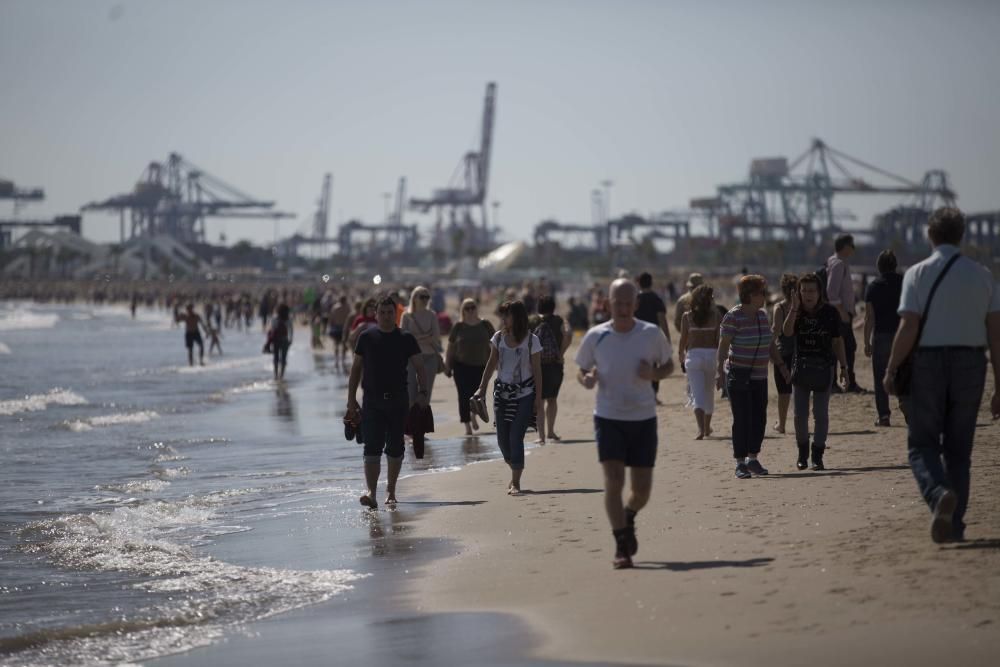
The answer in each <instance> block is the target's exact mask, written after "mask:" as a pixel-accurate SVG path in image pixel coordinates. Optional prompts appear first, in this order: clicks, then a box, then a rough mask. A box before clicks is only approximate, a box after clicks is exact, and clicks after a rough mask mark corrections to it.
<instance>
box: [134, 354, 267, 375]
mask: <svg viewBox="0 0 1000 667" xmlns="http://www.w3.org/2000/svg"><path fill="white" fill-rule="evenodd" d="M251 365H259V366H260V367H261V370H270V366H269V364H268V362H267V360H265V359H263V355H261V356H254V357H243V358H240V359H227V360H225V361H216V362H209V363H207V364H205V365H204V366H189V365H187V364H184V365H177V366H160V367H159V368H139V369H136V370H134V371H129V372H127V373H125V376H126V377H141V376H145V375H166V374H168V373H181V374H185V375H186V374H188V373H213V372H217V371H225V370H232V369H234V368H242V367H245V366H251Z"/></svg>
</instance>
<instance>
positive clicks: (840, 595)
mask: <svg viewBox="0 0 1000 667" xmlns="http://www.w3.org/2000/svg"><path fill="white" fill-rule="evenodd" d="M574 351H575V344H574V347H572V348H571V349H570V351H569V352H568V354H567V360H571V359H572V358H573V354H574ZM857 370H858V377H859V380H860V382H861V384H862V385H863V386H866V387H868V388H871V386H872V378H871V370H870V366H869V365H868V360H867V359H865V358H864V356H863V355H861V354H860V352H859V357H858V369H857ZM575 371H576V366H575V365H574V364H573V363H572V362H571V361H567V367H566V377H567V379H566V382H565V383H564V385H563V389H562V393H561V395H560V401H559V403H560V408H559V410H560V411H559V418H558V422H557V432H558V433H559V434H560V435H561V436H562V438H563V441H562V442H561V443H550V444H547V445H546V446H545V447H540V448H537V449H534V450H532V451H531V452H530V454H529V456H528V459H527V464H526V470H525V474H524V480H523V483H522V488H523V489H524V491H525V493H524V494H523V495H522V496H521V497H516V498H511V497H508V496H506V495H505V490H506V486H507V482H508V480H509V472H508V469H507V467H506V465H505V464H504V463H503V462H502V461H499V462H498V461H494V462H486V463H480V464H476V465H472V466H469V467H466V468H464V469H462V470H460V471H457V472H451V473H443V474H439V475H433V476H424V477H419V478H411V479H408V480H404V481H403V482H402V483H401V485H400V494H401V497H403V498H406V497H415V496H418V497H420V498H423V499H427V500H431V499H433V500H435V501H440V502H442V503H445V504H444V505H442V506H440V507H437V508H435V509H434V510H433V511H429V512H424V513H422V514H420V516H419V517H417V518H416V519H415V520H414V521H413V530H412V533H411V536H413V537H414V538H417V539H428V540H430V539H446V540H449V544H450V545H452V546H451V549H450V553H449V554H448V555H446V556H444V557H443V558H440V559H437V560H435V561H434V562H433V563H431V564H430V565H428V566H426V567H424V568H422V569H420V571H419V572H418V573H417V575H416V576H413V577H411V578H410V580H409V581H410V586H411V591H410V593H409V594H408V595H406V599H405V602H406V604H407V605H410V606H411V608H412V609H413V611H418V612H421V613H437V614H440V613H452V612H478V613H485V612H494V613H501V614H509V615H513V616H515V617H517V618H519V619H521V620H522V621H523V622H524V624H525V627H528V628H530V629H531V631H532V632H533V633H534V634H536V635H537V637H538V640H537V641H534V642H532V643H531V644H530V645H529V646H527V647H526V651H527V652H528V655H529V656H530V657H531V658H533V659H541V660H546V659H548V660H561V661H601V662H608V663H612V664H619V663H649V664H669V665H681V664H684V665H756V664H760V665H770V666H772V667H773V666H775V665H803V664H812V665H841V664H850V663H860V664H910V665H913V664H937V663H938V662H940V661H943V662H944V664H954V665H987V664H990V665H995V664H997V660H998V659H1000V451H998V447H997V445H998V437H997V429H998V428H1000V426H998V425H995V424H993V423H992V421H991V419H990V416H989V414H988V405H989V401H988V396H989V392H990V391H992V382H991V381H990V382H989V383H988V386H987V398H986V400H984V404H983V407H984V409H983V410H982V412H981V415H982V416H981V418H980V428H979V430H978V433H977V443H976V449H975V451H974V454H973V456H974V460H973V471H972V474H973V495H972V500H971V506H970V509H969V512H968V515H967V522H968V524H969V525H968V528H967V538H968V541H967V542H965V543H962V544H954V545H945V546H939V545H936V544H934V543H932V542H931V539H930V531H929V522H930V514H929V512H928V510H927V508H926V506H925V504H924V502H923V500H922V499H921V497H920V495H919V494H918V491H917V487H916V483H915V482H914V480H913V477H912V475H911V473H910V470H909V468H908V466H907V464H906V429H905V427H904V426H903V421H902V418H901V415H900V414H899V413H898V411H894V413H893V418H894V425H893V427H892V428H888V429H884V428H876V427H874V426H872V424H873V421H874V418H875V414H874V399H873V396H872V395H870V394H869V395H861V396H859V395H847V396H845V395H838V396H834V397H832V400H831V429H830V430H831V435H830V438H829V442H828V450H827V453H826V457H825V459H826V465H827V468H828V469H827V471H825V472H813V471H811V470H807V471H803V472H799V471H797V470H796V468H795V458H796V449H795V438H794V435H793V434H792V431H793V428H792V419H791V415H789V422H788V430H789V433H788V434H787V435H780V434H777V433H776V432H774V430H773V429H772V428H771V424H773V422H774V420H775V418H776V414H777V399H776V396H775V395H774V390H773V384H772V385H771V392H772V396H771V400H770V402H769V406H768V413H769V419H768V429H767V439H766V440H765V443H764V447H763V451H762V453H761V460H762V462H763V463H764V465H765V466H766V467H768V468H769V469H770V473H771V474H770V475H769V476H768V477H766V478H754V479H752V480H737V479H734V478H733V462H732V454H731V446H730V442H729V439H728V437H727V436H728V433H729V429H730V426H731V415H730V412H729V405H728V403H727V402H726V401H719V402H718V404H717V406H716V416H715V421H714V425H713V426H714V429H715V434H714V437H713V438H711V439H709V440H705V441H700V442H699V441H696V440H695V439H694V437H695V435H696V434H697V429H696V427H695V422H694V417H693V415H692V413H691V412H690V409H688V408H686V407H685V405H684V403H685V398H686V397H685V380H684V376H683V375H682V374H681V373H680V372H679V371H678V372H677V373H676V374H675V375H674V376H672V377H671V378H669V379H667V380H666V381H665V382H664V383H662V386H661V389H660V396H661V398H662V399H663V400H664V401H665V403H666V405H665V406H664V407H661V408H660V409H659V410H658V414H659V437H660V448H659V454H658V458H657V465H656V471H655V482H654V489H653V496H652V500H651V501H650V504H649V505H648V506H647V507H646V509H644V510H643V511H642V512H641V513H640V514H639V517H638V521H637V526H638V528H637V530H638V537H639V543H640V549H639V553H638V554H637V556H636V568H635V569H634V570H624V571H613V570H612V568H611V558H612V555H613V541H612V538H611V533H610V529H609V526H608V522H607V519H606V516H605V513H604V507H603V492H602V476H601V469H600V467H599V464H598V462H597V455H596V448H595V445H594V442H593V428H592V417H591V414H592V409H593V402H594V394H593V393H592V392H588V391H586V390H585V389H583V388H582V387H581V386H580V385H578V384H577V383H576V382H575V380H574V379H573V376H574V374H575ZM770 382H771V381H770V380H769V383H770ZM893 405H894V406H895V400H893ZM442 408H444V409H445V410H447V411H448V412H449V413H452V412H453V411H455V410H456V408H455V398H454V387H453V384H452V383H451V382H449V381H444V380H442V378H439V382H438V383H437V385H436V389H435V409H436V410H439V411H440V410H441V409H442ZM460 432H461V426H460V425H459V424H457V423H456V422H455V421H454V420H451V421H450V422H449V423H448V424H445V425H442V426H441V427H439V429H438V432H437V433H436V434H435V437H436V438H445V437H455V436H458V435H459V434H460ZM533 436H534V434H529V438H533ZM480 441H481V443H482V444H484V445H486V446H490V445H492V446H495V439H494V437H493V435H492V429H489V430H488V431H485V432H484V433H483V434H482V435H480ZM467 501H476V504H471V505H469V504H456V505H447V503H464V502H467Z"/></svg>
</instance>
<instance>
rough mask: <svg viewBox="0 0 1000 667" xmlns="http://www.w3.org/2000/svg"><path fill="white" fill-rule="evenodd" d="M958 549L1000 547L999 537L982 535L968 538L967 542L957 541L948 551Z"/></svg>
mask: <svg viewBox="0 0 1000 667" xmlns="http://www.w3.org/2000/svg"><path fill="white" fill-rule="evenodd" d="M959 549H1000V538H997V537H984V538H981V539H978V540H969V541H968V542H959V543H958V544H956V545H954V546H953V547H951V548H950V549H949V551H951V550H954V551H958V550H959Z"/></svg>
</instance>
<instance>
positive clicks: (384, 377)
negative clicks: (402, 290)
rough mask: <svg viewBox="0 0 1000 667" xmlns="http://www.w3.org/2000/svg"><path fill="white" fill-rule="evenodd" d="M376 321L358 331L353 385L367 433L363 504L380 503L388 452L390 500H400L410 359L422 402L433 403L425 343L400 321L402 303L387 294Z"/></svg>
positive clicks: (350, 400)
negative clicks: (422, 355) (381, 477)
mask: <svg viewBox="0 0 1000 667" xmlns="http://www.w3.org/2000/svg"><path fill="white" fill-rule="evenodd" d="M375 317H376V326H374V327H369V328H368V329H367V330H366V331H365V332H364V333H362V334H361V335H360V336H359V337H358V342H357V346H356V348H355V350H354V364H353V365H352V366H351V377H350V381H349V384H348V388H347V412H348V414H349V415H351V414H356V413H357V411H358V410H360V411H361V433H362V434H363V435H364V446H365V450H364V461H365V482H366V484H367V486H368V489H367V491H366V493H365V494H364V495H363V496H361V504H362V505H364V506H365V507H369V508H371V509H376V508H377V507H378V502H377V501H376V499H375V492H376V488H377V486H378V478H379V475H380V474H381V472H382V452H383V451H385V456H386V459H387V460H388V473H389V476H388V483H387V484H386V505H388V506H389V507H395V505H396V480H397V479H399V471H400V469H402V467H403V430H404V426H405V422H406V414H407V412H408V411H409V406H410V403H409V394H408V393H407V389H406V371H407V364H413V367H414V369H415V370H416V371H417V373H416V379H417V403H419V404H421V405H426V403H427V390H426V387H427V379H426V375H425V372H426V371H425V369H424V365H423V363H422V361H421V359H420V346H419V345H418V344H417V339H416V338H414V337H413V336H412V335H411V334H408V333H406V332H405V331H402V330H401V329H400V328H399V327H397V326H396V303H395V302H394V301H393V300H392V299H390V298H388V297H385V298H382V299H381V300H379V302H378V304H377V310H376V315H375ZM362 376H363V377H364V405H363V406H360V405H358V399H357V396H358V385H359V384H361V381H362Z"/></svg>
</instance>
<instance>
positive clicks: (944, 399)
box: [907, 347, 986, 535]
mask: <svg viewBox="0 0 1000 667" xmlns="http://www.w3.org/2000/svg"><path fill="white" fill-rule="evenodd" d="M985 384H986V355H985V353H984V351H983V350H982V349H981V348H951V347H938V348H934V347H930V348H928V347H924V348H920V349H918V350H917V352H916V355H915V356H914V360H913V381H912V384H911V388H910V397H909V401H910V410H909V421H910V423H909V436H908V438H907V445H908V447H909V458H910V468H911V469H912V470H913V476H914V477H915V478H916V480H917V486H919V487H920V493H921V494H922V495H923V497H924V500H925V501H926V502H927V504H928V506H930V507H931V509H933V508H934V506H935V505H936V504H937V500H938V498H939V497H940V495H941V493H942V491H944V490H945V489H951V490H952V491H954V493H955V495H957V496H958V505H957V507H956V508H955V515H954V518H953V524H954V527H955V533H956V535H961V534H962V532H963V531H964V530H965V523H964V522H963V520H962V519H963V517H964V516H965V510H966V507H968V504H969V467H970V465H971V462H972V441H973V439H974V437H975V434H976V417H977V416H978V413H979V404H980V403H981V402H982V399H983V387H984V386H985Z"/></svg>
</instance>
